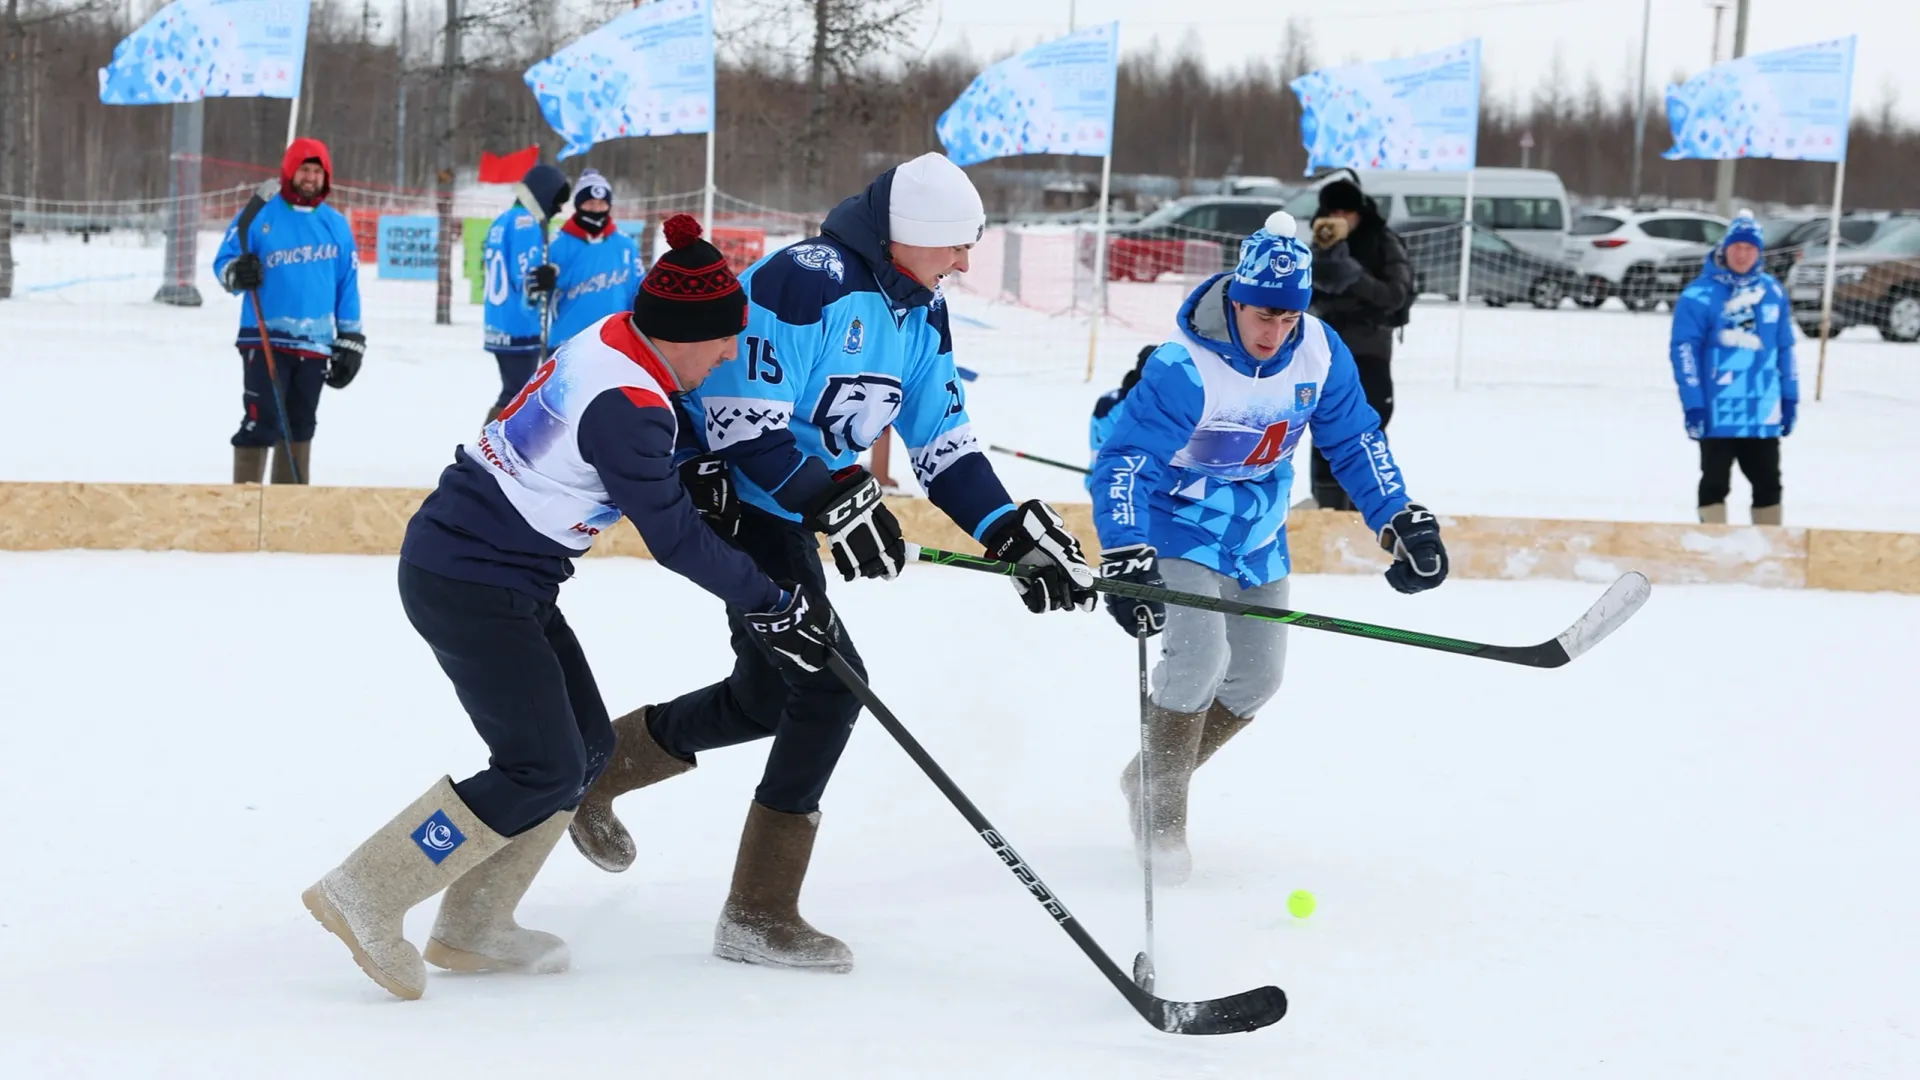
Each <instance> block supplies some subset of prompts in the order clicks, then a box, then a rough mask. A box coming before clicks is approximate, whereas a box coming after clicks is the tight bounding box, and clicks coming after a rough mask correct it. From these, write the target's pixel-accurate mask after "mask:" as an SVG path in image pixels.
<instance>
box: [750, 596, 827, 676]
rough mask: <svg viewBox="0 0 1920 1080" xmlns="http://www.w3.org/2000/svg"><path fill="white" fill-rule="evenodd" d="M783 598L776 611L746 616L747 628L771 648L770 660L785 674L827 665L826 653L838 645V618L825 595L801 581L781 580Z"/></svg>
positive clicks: (802, 673)
mask: <svg viewBox="0 0 1920 1080" xmlns="http://www.w3.org/2000/svg"><path fill="white" fill-rule="evenodd" d="M780 587H781V588H782V589H784V590H786V595H787V598H786V602H785V603H784V604H782V605H781V607H780V609H779V610H778V611H762V612H757V613H752V614H749V615H747V616H746V620H745V621H746V624H747V629H748V630H749V631H751V632H752V633H753V635H754V636H755V637H757V638H759V639H760V641H761V642H762V643H763V644H765V645H766V646H767V648H769V649H771V650H773V662H774V663H776V664H778V665H779V666H780V670H781V672H782V673H783V674H785V675H786V676H787V677H788V678H793V677H795V676H799V675H808V674H812V673H813V672H816V671H819V670H820V669H821V668H824V667H826V666H827V653H828V652H830V651H832V650H833V649H835V648H838V647H839V645H840V620H839V618H838V617H837V616H835V615H834V613H833V607H832V606H831V605H829V604H828V603H827V601H826V598H825V597H822V596H816V595H815V594H814V593H813V592H812V590H810V589H808V588H807V587H806V586H805V585H795V584H793V583H792V582H782V583H781V584H780Z"/></svg>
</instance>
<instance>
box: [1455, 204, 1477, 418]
mask: <svg viewBox="0 0 1920 1080" xmlns="http://www.w3.org/2000/svg"><path fill="white" fill-rule="evenodd" d="M1473 173H1474V170H1473V168H1472V167H1471V166H1469V167H1468V169H1467V202H1466V209H1465V213H1464V214H1462V215H1461V225H1460V323H1459V325H1458V326H1456V327H1455V328H1454V333H1453V388H1454V389H1455V390H1458V389H1460V383H1461V377H1462V373H1463V372H1464V371H1465V369H1466V364H1467V283H1468V278H1469V276H1470V271H1471V270H1472V267H1473Z"/></svg>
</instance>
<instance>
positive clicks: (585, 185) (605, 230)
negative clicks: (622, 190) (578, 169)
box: [529, 169, 641, 348]
mask: <svg viewBox="0 0 1920 1080" xmlns="http://www.w3.org/2000/svg"><path fill="white" fill-rule="evenodd" d="M547 258H548V260H549V262H550V265H547V266H540V267H536V268H535V269H534V276H533V281H532V283H531V287H530V289H529V292H531V293H533V294H534V295H535V297H536V298H537V299H539V298H544V297H545V296H546V295H547V294H551V295H552V297H553V326H552V327H551V328H550V330H549V331H548V334H547V340H548V348H558V347H559V345H560V343H561V342H563V341H566V340H568V339H569V338H571V337H573V336H574V335H575V334H578V333H579V332H580V331H582V330H585V329H586V328H587V327H589V326H592V325H593V324H594V323H596V322H599V321H600V320H601V319H604V318H606V317H607V316H609V315H613V314H616V313H618V312H622V311H625V310H627V309H628V308H630V307H632V306H633V298H634V294H635V293H636V292H638V291H639V288H640V269H641V267H640V245H638V244H636V243H634V241H633V237H631V236H628V235H627V234H626V233H623V232H621V231H620V230H619V229H617V228H615V227H614V224H613V185H612V184H609V183H608V182H607V178H606V177H604V176H601V175H600V174H599V173H597V172H595V171H593V170H592V169H588V170H587V171H586V172H584V173H581V174H580V179H579V180H578V181H576V182H575V183H574V185H573V216H572V217H570V218H568V219H567V223H566V224H565V225H563V226H561V227H560V235H559V236H557V237H555V238H554V241H553V245H552V247H551V248H550V249H549V251H548V255H547Z"/></svg>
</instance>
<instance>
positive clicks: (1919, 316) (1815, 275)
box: [1787, 218, 1920, 341]
mask: <svg viewBox="0 0 1920 1080" xmlns="http://www.w3.org/2000/svg"><path fill="white" fill-rule="evenodd" d="M1826 271H1827V266H1826V261H1825V260H1824V259H1807V260H1804V261H1803V262H1801V263H1800V265H1799V266H1796V267H1794V270H1793V275H1792V276H1791V277H1790V278H1789V279H1788V281H1787V298H1788V300H1789V301H1791V303H1792V304H1793V320H1794V322H1796V323H1799V324H1800V332H1801V333H1803V334H1806V335H1807V336H1808V337H1818V336H1820V303H1821V292H1822V290H1823V288H1824V286H1825V283H1826ZM1849 326H1872V327H1874V328H1875V329H1877V330H1879V331H1880V336H1881V337H1883V338H1885V339H1887V340H1888V341H1920V219H1915V218H1902V219H1897V220H1895V221H1893V222H1891V223H1890V224H1888V225H1886V226H1884V227H1881V228H1879V229H1877V230H1876V231H1875V234H1874V236H1873V238H1872V239H1871V240H1868V241H1867V242H1866V243H1864V244H1861V245H1859V246H1858V247H1854V248H1849V249H1846V250H1843V251H1842V252H1840V253H1839V255H1838V256H1836V258H1835V259H1834V276H1833V326H1832V331H1833V332H1834V333H1836V334H1837V333H1839V332H1840V331H1841V330H1844V329H1845V328H1847V327H1849Z"/></svg>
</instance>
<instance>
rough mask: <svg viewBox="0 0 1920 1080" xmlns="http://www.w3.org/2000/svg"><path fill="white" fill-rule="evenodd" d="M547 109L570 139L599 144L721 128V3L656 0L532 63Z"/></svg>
mask: <svg viewBox="0 0 1920 1080" xmlns="http://www.w3.org/2000/svg"><path fill="white" fill-rule="evenodd" d="M526 82H527V86H528V87H529V88H530V89H532V91H533V96H534V98H535V99H537V100H538V101H539V103H540V113H541V115H543V116H545V117H546V118H547V123H548V125H550V126H551V127H552V128H553V130H555V131H557V132H559V133H560V134H561V135H562V136H564V137H565V138H566V140H567V145H566V148H565V149H563V150H561V151H560V155H559V156H560V157H562V158H569V157H572V156H573V155H575V154H584V153H586V152H587V151H588V150H589V149H590V148H592V146H593V144H594V143H598V142H606V141H607V140H608V139H631V138H637V137H639V136H642V135H695V134H702V133H705V132H708V131H712V130H713V4H712V2H711V0H653V3H650V4H642V5H641V6H639V7H637V8H634V9H633V10H632V11H629V12H627V13H626V14H624V15H621V16H620V17H619V18H617V19H615V20H613V21H612V22H610V23H608V24H607V25H605V26H603V27H601V28H600V29H598V30H595V31H594V32H593V33H591V34H588V35H587V36H585V37H583V38H581V39H580V40H578V41H576V42H574V43H573V44H571V45H569V46H567V47H566V48H564V49H561V50H560V51H559V52H557V53H554V54H553V55H552V56H549V57H547V58H546V59H545V60H542V61H540V62H539V63H537V64H535V65H533V66H532V67H530V68H528V69H527V74H526Z"/></svg>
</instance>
